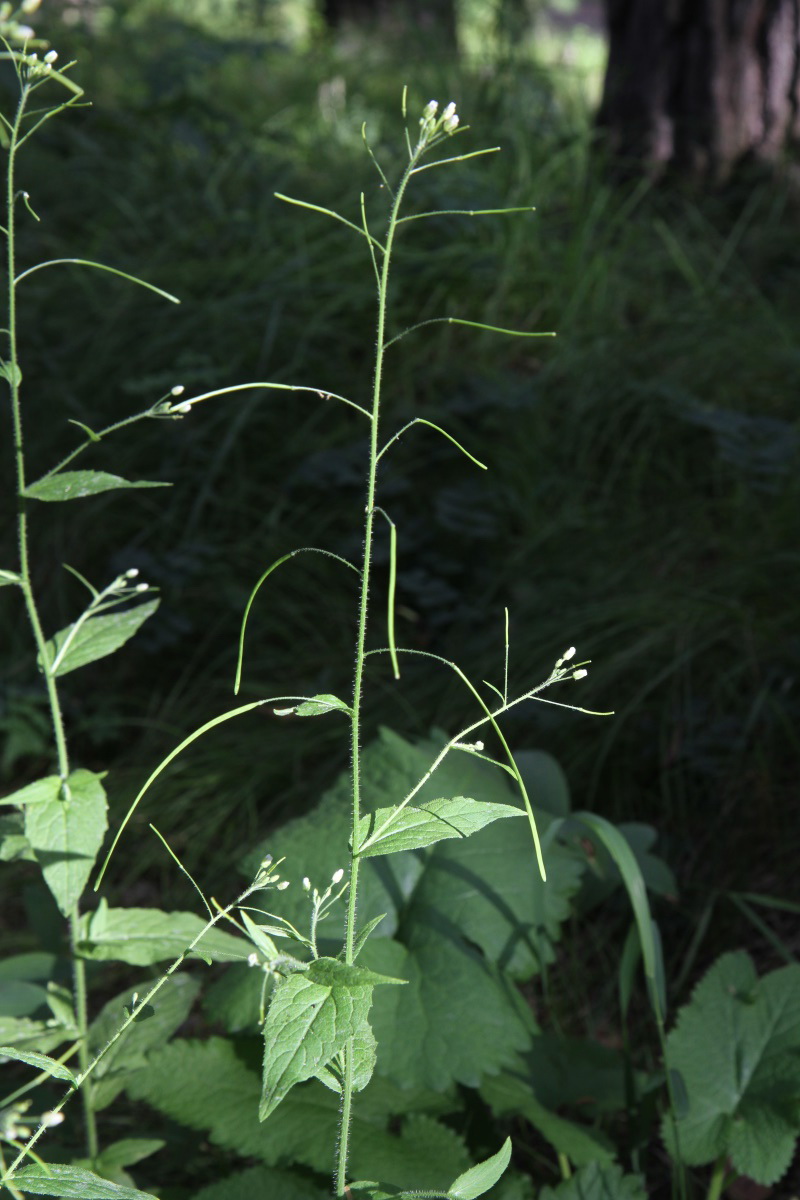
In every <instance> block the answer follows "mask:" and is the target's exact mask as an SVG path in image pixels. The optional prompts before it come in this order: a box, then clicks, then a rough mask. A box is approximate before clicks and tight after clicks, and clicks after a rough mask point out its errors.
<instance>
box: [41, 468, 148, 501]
mask: <svg viewBox="0 0 800 1200" xmlns="http://www.w3.org/2000/svg"><path fill="white" fill-rule="evenodd" d="M171 486H172V484H170V483H154V482H153V481H152V480H149V479H139V480H137V481H136V482H135V483H134V482H132V481H131V480H130V479H123V478H122V477H121V476H120V475H109V474H108V472H107V471H59V472H58V474H56V475H46V476H45V477H44V479H39V480H37V481H36V483H29V484H28V486H27V487H26V488H25V491H24V492H23V493H22V494H23V495H24V496H26V497H27V498H28V499H30V500H48V501H50V500H80V499H82V498H83V497H84V496H96V495H97V494H98V493H99V492H110V491H115V490H116V489H117V488H160V487H171Z"/></svg>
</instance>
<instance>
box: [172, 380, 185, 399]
mask: <svg viewBox="0 0 800 1200" xmlns="http://www.w3.org/2000/svg"><path fill="white" fill-rule="evenodd" d="M185 391H186V388H185V387H184V386H183V384H182V383H176V384H175V387H174V388H173V389H172V391H171V392H170V396H182V395H183V393H184V392H185Z"/></svg>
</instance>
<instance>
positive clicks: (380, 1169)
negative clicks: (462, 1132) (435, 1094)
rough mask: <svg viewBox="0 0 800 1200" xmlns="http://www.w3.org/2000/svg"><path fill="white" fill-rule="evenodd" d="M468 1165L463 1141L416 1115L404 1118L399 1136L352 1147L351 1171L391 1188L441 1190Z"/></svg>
mask: <svg viewBox="0 0 800 1200" xmlns="http://www.w3.org/2000/svg"><path fill="white" fill-rule="evenodd" d="M469 1165H470V1157H469V1153H468V1151H467V1148H466V1145H465V1144H464V1139H463V1138H461V1137H459V1135H458V1134H457V1133H455V1132H454V1131H453V1130H452V1129H449V1128H448V1127H447V1126H446V1125H442V1124H440V1123H439V1122H438V1121H436V1120H434V1119H433V1117H427V1116H424V1115H422V1114H417V1115H412V1116H410V1117H408V1118H407V1119H406V1121H405V1122H404V1124H403V1128H402V1130H401V1132H400V1134H399V1135H397V1136H395V1137H391V1136H387V1137H383V1138H381V1139H380V1140H378V1139H375V1141H374V1142H373V1143H372V1144H370V1143H368V1142H365V1141H363V1140H362V1142H361V1145H359V1146H354V1147H353V1153H352V1155H351V1165H350V1171H351V1173H352V1174H354V1175H355V1176H356V1177H358V1178H365V1179H379V1180H380V1181H381V1183H383V1184H388V1185H389V1186H391V1187H396V1188H408V1189H411V1188H425V1189H426V1190H432V1189H434V1188H437V1189H441V1190H442V1191H444V1190H445V1189H446V1188H447V1187H448V1186H449V1184H450V1181H451V1180H452V1179H454V1178H455V1177H456V1176H457V1175H461V1173H462V1172H463V1171H464V1170H465V1169H466V1168H468V1167H469Z"/></svg>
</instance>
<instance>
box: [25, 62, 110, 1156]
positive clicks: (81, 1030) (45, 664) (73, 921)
mask: <svg viewBox="0 0 800 1200" xmlns="http://www.w3.org/2000/svg"><path fill="white" fill-rule="evenodd" d="M30 90H31V89H30V85H29V84H27V83H23V84H22V90H21V93H20V99H19V104H18V105H17V111H16V114H15V117H14V124H13V126H12V129H11V137H10V145H9V149H8V168H7V173H6V187H7V191H6V215H7V220H6V251H7V255H6V265H7V270H8V284H7V286H8V292H7V308H8V342H9V353H8V382H9V388H10V391H11V419H12V427H13V432H14V461H15V468H16V484H17V542H18V547H19V575H20V581H21V583H20V586H21V589H22V595H23V597H24V601H25V608H26V611H27V613H28V620H29V621H30V626H31V630H32V632H33V638H34V641H35V642H36V648H37V650H38V652H39V661H40V662H41V665H42V673H43V675H44V681H45V687H46V689H47V699H48V703H49V705H50V715H51V720H52V727H53V736H54V739H55V744H56V755H57V760H58V774H59V777H60V779H61V788H62V793H61V800H62V803H64V804H68V803H69V802H70V798H69V795H68V790H67V789H68V784H67V780H68V778H69V752H68V750H67V739H66V734H65V731H64V718H63V716H62V713H61V704H60V701H59V698H58V688H57V686H56V681H55V676H54V674H53V671H52V669H51V665H50V662H49V660H48V654H47V639H46V638H45V636H44V631H43V629H42V623H41V620H40V618H39V610H38V607H37V604H36V597H35V595H34V591H33V585H32V582H31V570H30V558H29V553H28V511H27V509H28V501H27V499H26V498H25V494H24V493H25V445H24V437H23V429H22V405H21V401H20V370H19V356H18V349H17V296H16V284H15V282H14V277H15V257H16V228H15V207H16V198H17V197H16V173H15V167H16V155H17V150H18V149H19V142H20V130H21V128H22V121H23V118H24V115H25V107H26V105H27V102H28V98H29V96H30ZM79 923H80V911H79V908H78V905H77V904H76V905H75V907H74V908H73V910H72V912H71V914H70V917H69V924H70V945H71V947H72V975H73V985H74V1000H75V1018H76V1023H77V1026H78V1034H79V1047H78V1057H79V1061H80V1065H81V1071H82V1072H83V1071H85V1069H86V1067H87V1065H88V1062H89V1049H88V1027H89V1022H88V1014H87V1006H86V968H85V965H84V963H83V960H82V959H80V958H79V957H78V956H77V954H76V953H75V947H76V944H77V941H78V938H79V928H80V924H79ZM81 1098H82V1100H83V1112H84V1126H85V1132H86V1151H87V1154H88V1156H89V1158H90V1159H92V1160H93V1161H94V1159H95V1158H96V1157H97V1153H98V1141H97V1122H96V1120H95V1114H94V1109H93V1107H92V1099H91V1093H90V1091H89V1089H88V1088H87V1089H84V1090H83V1091H82V1097H81Z"/></svg>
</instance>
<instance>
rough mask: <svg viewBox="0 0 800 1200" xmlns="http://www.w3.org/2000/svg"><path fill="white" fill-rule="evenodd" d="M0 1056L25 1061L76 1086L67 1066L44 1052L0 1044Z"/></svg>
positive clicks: (30, 1065) (55, 1077) (38, 1069)
mask: <svg viewBox="0 0 800 1200" xmlns="http://www.w3.org/2000/svg"><path fill="white" fill-rule="evenodd" d="M0 1058H14V1059H16V1060H17V1061H18V1062H24V1063H27V1064H28V1066H29V1067H36V1070H37V1071H46V1072H47V1074H48V1075H52V1076H53V1078H54V1079H64V1080H66V1082H67V1083H71V1084H72V1085H73V1087H77V1084H76V1082H75V1076H74V1075H73V1073H72V1071H70V1069H69V1067H67V1066H65V1065H64V1063H60V1062H56V1060H55V1059H54V1058H49V1057H48V1056H47V1055H46V1054H38V1053H37V1052H36V1051H35V1050H15V1049H14V1047H13V1046H0Z"/></svg>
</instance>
